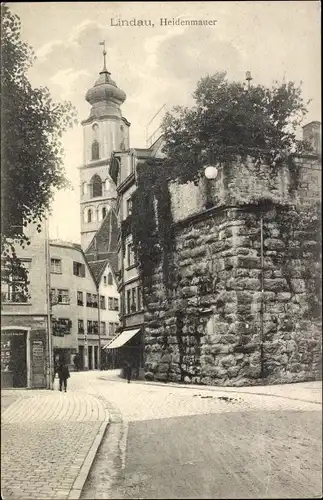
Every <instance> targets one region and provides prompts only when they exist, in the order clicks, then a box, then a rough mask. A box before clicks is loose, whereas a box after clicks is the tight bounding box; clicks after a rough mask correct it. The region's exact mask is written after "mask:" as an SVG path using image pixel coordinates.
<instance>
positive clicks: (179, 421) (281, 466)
mask: <svg viewBox="0 0 323 500" xmlns="http://www.w3.org/2000/svg"><path fill="white" fill-rule="evenodd" d="M118 374H119V372H118V371H104V372H94V371H91V372H80V373H72V374H71V378H70V379H69V388H68V392H67V393H66V394H65V393H60V392H58V391H57V390H55V391H46V390H39V391H36V390H4V391H3V392H2V402H3V405H2V432H1V438H2V446H1V452H2V468H1V469H2V495H3V498H4V499H5V500H6V499H7V498H9V499H17V500H18V499H25V498H26V499H27V498H35V499H47V498H51V499H52V498H60V499H70V500H72V499H76V498H82V499H99V498H183V497H184V496H185V497H186V498H266V497H268V498H273V497H275V495H276V497H277V495H278V497H279V495H282V494H285V496H286V494H287V496H288V493H290V495H292V494H293V495H294V496H295V497H301V496H302V495H303V496H305V498H309V495H310V493H311V495H312V496H315V495H316V496H319V493H320V490H321V466H320V463H321V455H322V450H321V404H322V392H321V383H320V382H308V383H301V384H290V385H277V386H263V387H242V388H222V387H205V386H180V385H176V384H159V385H158V384H155V383H152V382H144V381H132V382H131V383H130V384H127V383H126V381H125V380H124V379H121V378H120V377H119V376H118ZM108 419H109V420H110V425H109V426H108V428H107V430H106V426H107V423H108V422H107V421H108ZM105 430H106V432H105ZM100 443H101V444H100ZM192 465H194V467H192ZM91 466H92V467H91ZM268 470H270V471H271V472H270V475H269V476H268ZM296 470H297V471H298V472H297V474H296V476H297V477H296V478H295V480H294V481H293V480H292V476H293V474H294V473H295V471H296ZM281 471H282V472H281ZM293 471H294V472H293ZM230 478H231V479H230ZM268 478H270V482H269V483H268V480H269V479H268ZM199 484H200V485H201V486H199V487H197V486H196V485H199ZM202 485H203V486H202ZM306 492H308V495H307V496H306ZM183 495H184V496H183ZM214 495H216V496H214ZM263 495H266V496H265V497H264V496H263Z"/></svg>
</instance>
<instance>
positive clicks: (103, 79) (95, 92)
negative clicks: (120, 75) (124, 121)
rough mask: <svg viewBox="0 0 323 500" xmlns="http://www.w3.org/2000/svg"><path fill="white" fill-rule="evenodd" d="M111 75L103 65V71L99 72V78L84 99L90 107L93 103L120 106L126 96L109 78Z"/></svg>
mask: <svg viewBox="0 0 323 500" xmlns="http://www.w3.org/2000/svg"><path fill="white" fill-rule="evenodd" d="M110 75H111V73H109V71H107V69H106V67H105V64H104V68H103V70H102V71H101V72H100V77H99V78H98V79H97V81H96V82H95V84H94V86H93V87H92V88H91V89H89V90H88V91H87V93H86V96H85V99H86V100H87V102H89V103H90V104H91V105H92V106H93V105H94V104H95V103H99V102H105V103H109V102H111V103H115V104H118V105H119V106H120V104H122V103H123V102H124V101H125V99H126V94H125V92H124V91H123V90H121V89H119V87H117V84H116V82H114V81H113V80H112V78H111V76H110Z"/></svg>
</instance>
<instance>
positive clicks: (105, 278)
mask: <svg viewBox="0 0 323 500" xmlns="http://www.w3.org/2000/svg"><path fill="white" fill-rule="evenodd" d="M103 284H104V286H107V277H106V276H103Z"/></svg>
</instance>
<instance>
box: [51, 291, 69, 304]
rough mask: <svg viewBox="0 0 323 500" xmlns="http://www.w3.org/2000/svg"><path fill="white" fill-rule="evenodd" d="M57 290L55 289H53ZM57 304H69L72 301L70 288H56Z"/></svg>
mask: <svg viewBox="0 0 323 500" xmlns="http://www.w3.org/2000/svg"><path fill="white" fill-rule="evenodd" d="M53 290H55V289H53ZM54 294H55V295H56V300H57V304H69V303H70V292H69V290H63V289H60V288H59V289H58V290H57V291H56V290H55V292H54Z"/></svg>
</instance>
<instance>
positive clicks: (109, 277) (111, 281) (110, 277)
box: [108, 273, 113, 285]
mask: <svg viewBox="0 0 323 500" xmlns="http://www.w3.org/2000/svg"><path fill="white" fill-rule="evenodd" d="M108 285H113V277H112V273H109V274H108Z"/></svg>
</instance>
